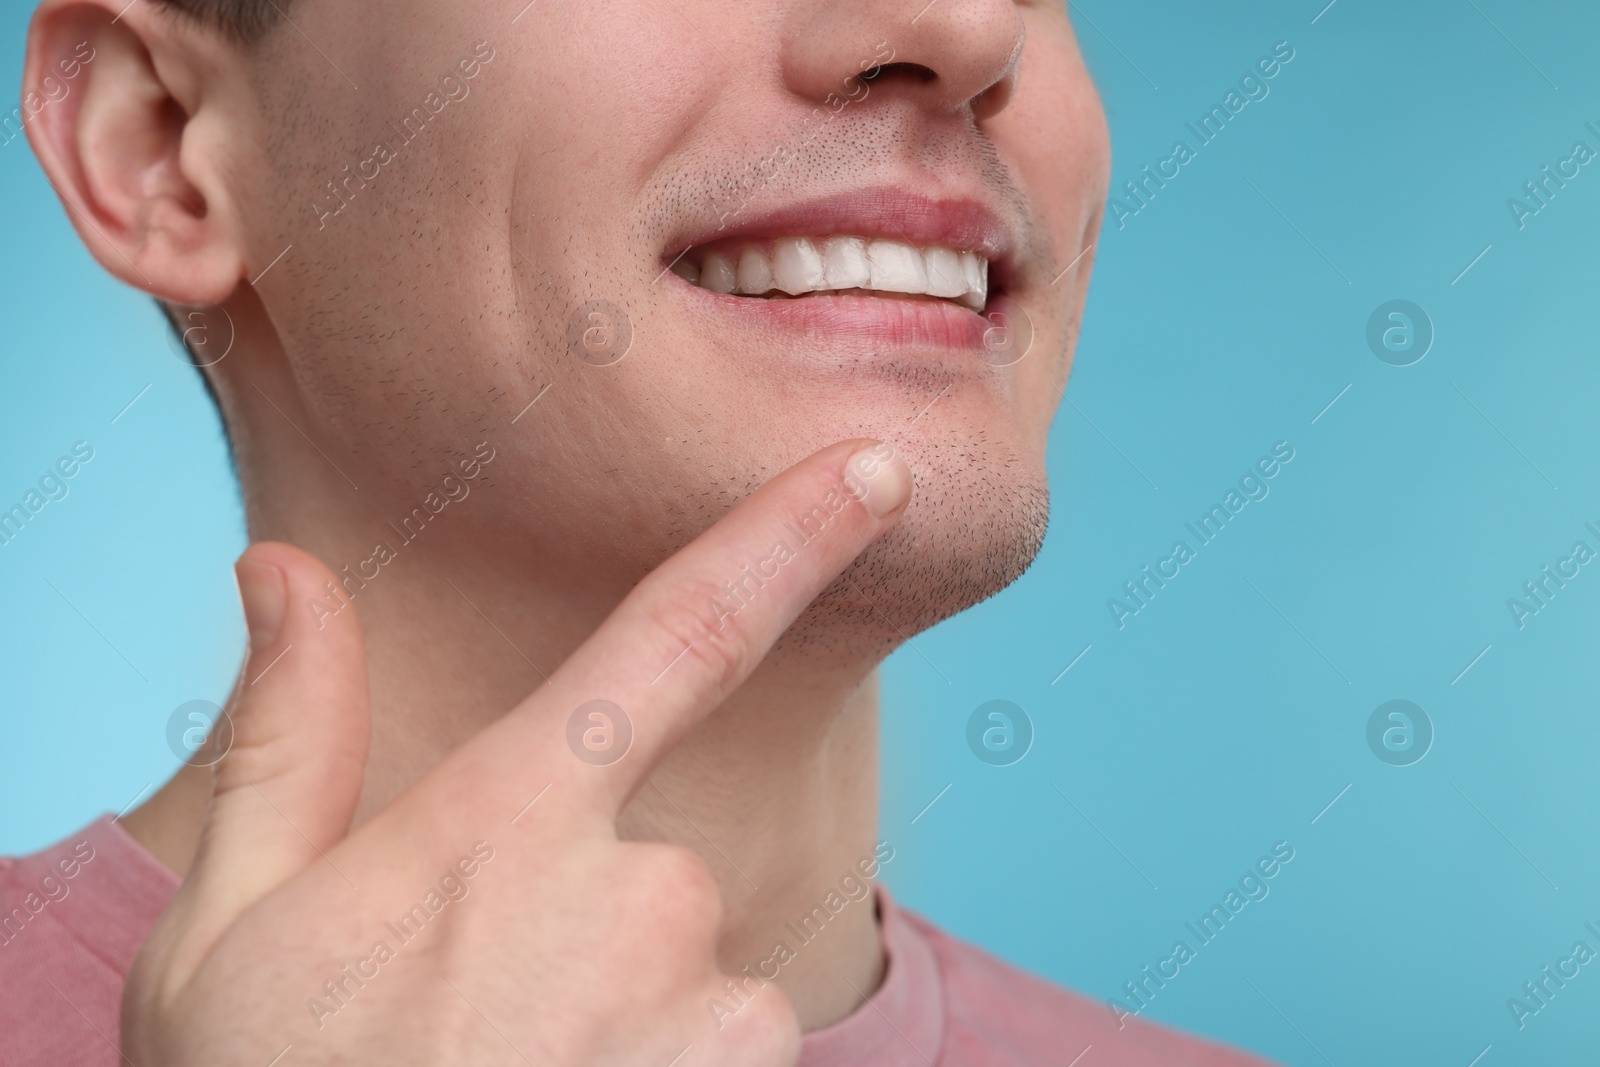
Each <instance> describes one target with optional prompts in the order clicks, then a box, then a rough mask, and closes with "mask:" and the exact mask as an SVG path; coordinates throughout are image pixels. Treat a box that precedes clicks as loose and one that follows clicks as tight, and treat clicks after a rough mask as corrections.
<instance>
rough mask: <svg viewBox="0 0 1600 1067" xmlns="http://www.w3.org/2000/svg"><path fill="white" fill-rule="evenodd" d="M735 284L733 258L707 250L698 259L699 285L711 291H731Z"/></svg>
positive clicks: (736, 281) (736, 277) (736, 280)
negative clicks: (699, 259)
mask: <svg viewBox="0 0 1600 1067" xmlns="http://www.w3.org/2000/svg"><path fill="white" fill-rule="evenodd" d="M737 284H738V276H737V274H735V272H734V269H733V260H731V259H729V258H728V257H727V256H726V255H724V254H723V253H721V252H715V251H712V252H707V253H706V254H705V258H704V259H702V260H701V261H700V287H701V288H702V289H710V290H711V291H712V292H713V293H731V292H733V290H734V288H735V286H736V285H737Z"/></svg>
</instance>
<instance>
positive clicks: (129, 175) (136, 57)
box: [22, 0, 245, 306]
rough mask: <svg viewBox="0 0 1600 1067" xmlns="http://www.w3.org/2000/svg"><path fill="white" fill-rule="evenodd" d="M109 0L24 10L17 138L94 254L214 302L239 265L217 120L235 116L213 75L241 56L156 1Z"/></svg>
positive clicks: (168, 293) (137, 276)
mask: <svg viewBox="0 0 1600 1067" xmlns="http://www.w3.org/2000/svg"><path fill="white" fill-rule="evenodd" d="M123 3H125V0H109V2H106V3H103V2H101V0H44V3H42V4H41V5H40V6H39V8H38V10H37V11H36V12H35V13H34V16H33V21H32V24H31V25H30V26H29V29H28V51H27V59H26V64H25V67H24V73H23V89H22V93H23V111H24V115H25V116H26V117H25V119H24V121H25V122H26V124H27V125H26V129H27V132H28V140H29V141H30V142H31V143H32V145H33V150H34V153H35V154H36V155H37V156H38V157H39V162H40V164H41V165H42V166H43V167H44V172H45V175H46V177H47V178H48V179H49V181H50V184H51V185H52V186H53V187H54V189H55V191H56V195H57V196H59V197H60V198H61V202H62V204H63V205H64V206H65V207H66V209H67V214H68V215H69V216H70V217H71V219H72V224H73V226H74V227H75V228H76V229H77V231H78V236H79V237H80V238H82V240H83V243H84V244H85V245H87V246H88V248H89V251H90V252H91V253H93V255H94V257H95V258H96V259H97V260H99V261H100V264H101V266H103V267H105V268H106V270H108V271H110V272H111V273H112V274H114V275H116V276H117V277H118V278H120V279H121V280H122V281H124V282H127V283H128V284H129V285H132V286H135V287H136V288H139V289H143V290H144V291H145V292H147V293H150V294H151V295H152V296H156V297H159V298H161V299H163V300H167V301H170V302H172V303H175V304H184V305H190V306H209V305H214V304H220V303H222V302H223V301H224V300H225V299H227V297H228V295H229V294H230V293H232V292H233V291H234V289H235V288H236V287H237V285H238V283H239V281H240V279H241V278H244V277H245V274H244V270H245V267H244V263H245V260H244V248H243V242H242V239H241V238H242V235H241V233H240V228H239V226H238V225H237V214H236V212H235V210H234V204H233V202H232V200H231V199H230V190H229V188H228V185H227V183H226V182H225V180H224V177H225V175H226V174H227V173H228V166H227V162H228V160H227V153H228V150H229V149H230V147H231V145H230V144H229V142H228V141H227V138H226V136H225V132H224V131H227V130H229V129H231V128H239V127H241V126H243V124H242V123H237V122H228V121H219V120H221V119H222V118H223V116H221V115H220V114H219V112H220V110H221V109H222V108H223V106H224V104H223V103H222V101H223V100H226V99H229V98H233V99H237V97H236V96H234V95H233V94H223V93H221V92H218V91H217V88H218V86H217V85H216V82H215V79H216V78H217V77H226V76H227V75H226V73H223V72H228V71H239V70H242V69H243V68H244V66H245V64H244V57H243V56H242V55H241V54H240V46H237V45H235V44H233V43H232V42H231V41H229V40H227V39H225V38H224V36H223V35H222V34H221V33H220V32H218V31H214V30H208V29H205V28H202V27H200V26H198V25H196V24H193V23H191V22H190V21H188V20H187V19H185V18H183V17H181V16H177V15H174V14H173V13H171V12H170V11H169V10H168V9H165V8H163V7H161V6H160V5H158V4H154V3H138V2H137V0H136V2H135V3H132V4H128V5H127V6H126V7H122V4H123ZM119 8H120V9H121V10H120V12H119V10H118V9H119ZM230 60H231V62H229V61H230Z"/></svg>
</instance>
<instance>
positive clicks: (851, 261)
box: [822, 237, 939, 295]
mask: <svg viewBox="0 0 1600 1067" xmlns="http://www.w3.org/2000/svg"><path fill="white" fill-rule="evenodd" d="M822 267H823V272H824V273H825V274H826V275H827V280H828V285H827V287H828V288H829V289H870V288H872V266H871V264H869V263H868V262H867V243H866V242H865V241H863V240H862V239H861V238H859V237H834V238H832V239H830V240H829V241H828V249H827V251H826V252H824V253H823V256H822ZM935 295H939V294H935Z"/></svg>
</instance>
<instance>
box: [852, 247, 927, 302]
mask: <svg viewBox="0 0 1600 1067" xmlns="http://www.w3.org/2000/svg"><path fill="white" fill-rule="evenodd" d="M867 261H868V262H869V263H870V264H871V265H872V287H873V288H874V289H881V290H883V291H885V292H889V293H926V292H927V291H928V266H927V264H926V263H925V262H924V261H923V258H922V253H921V252H920V251H918V250H917V249H915V248H913V247H912V246H910V245H907V244H901V243H900V242H899V241H873V242H872V243H871V244H869V245H867Z"/></svg>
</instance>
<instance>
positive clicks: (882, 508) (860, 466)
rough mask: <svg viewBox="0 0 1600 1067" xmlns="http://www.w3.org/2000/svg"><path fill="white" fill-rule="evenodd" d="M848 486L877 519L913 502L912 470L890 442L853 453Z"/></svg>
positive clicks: (846, 471)
mask: <svg viewBox="0 0 1600 1067" xmlns="http://www.w3.org/2000/svg"><path fill="white" fill-rule="evenodd" d="M844 484H845V488H846V489H847V490H849V492H850V495H851V496H853V497H855V498H856V499H857V500H859V501H861V503H862V504H864V505H865V506H866V509H867V511H868V512H869V513H870V514H871V515H872V517H873V518H875V519H881V518H884V517H885V516H887V515H890V514H893V513H894V512H896V511H898V510H900V509H901V508H903V507H905V506H906V504H907V502H909V501H910V500H911V468H910V467H908V466H906V461H905V460H903V459H901V458H900V453H899V451H898V450H897V449H896V448H895V447H894V446H893V445H891V444H889V443H888V442H886V441H874V442H873V443H872V444H870V445H867V446H866V447H864V448H859V449H857V450H856V451H855V452H853V453H851V455H850V458H849V459H848V460H846V461H845V465H844Z"/></svg>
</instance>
